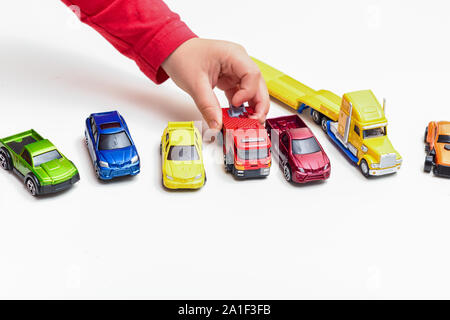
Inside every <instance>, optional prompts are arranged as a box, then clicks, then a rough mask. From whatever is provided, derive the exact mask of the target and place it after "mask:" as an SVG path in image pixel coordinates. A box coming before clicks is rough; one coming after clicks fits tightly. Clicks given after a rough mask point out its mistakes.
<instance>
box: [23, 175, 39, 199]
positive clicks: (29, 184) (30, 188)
mask: <svg viewBox="0 0 450 320" xmlns="http://www.w3.org/2000/svg"><path fill="white" fill-rule="evenodd" d="M25 186H26V187H27V190H28V192H29V193H31V195H32V196H33V197H35V196H37V185H36V183H35V182H34V180H33V179H32V178H28V179H27V180H26V181H25Z"/></svg>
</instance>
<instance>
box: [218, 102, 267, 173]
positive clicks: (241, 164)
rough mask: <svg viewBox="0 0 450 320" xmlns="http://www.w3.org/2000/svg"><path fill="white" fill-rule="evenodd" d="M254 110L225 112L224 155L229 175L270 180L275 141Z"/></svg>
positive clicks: (234, 108)
mask: <svg viewBox="0 0 450 320" xmlns="http://www.w3.org/2000/svg"><path fill="white" fill-rule="evenodd" d="M253 113H254V110H253V109H252V108H251V107H244V106H241V107H230V108H223V109H222V118H223V130H222V133H223V154H224V165H225V169H226V171H227V172H231V173H232V174H233V175H234V176H235V177H237V178H258V177H266V176H268V175H269V173H270V166H271V152H270V147H271V142H270V139H269V136H268V135H267V131H266V129H265V128H264V126H262V125H261V124H260V123H259V121H258V120H256V119H251V118H249V116H250V115H252V114H253Z"/></svg>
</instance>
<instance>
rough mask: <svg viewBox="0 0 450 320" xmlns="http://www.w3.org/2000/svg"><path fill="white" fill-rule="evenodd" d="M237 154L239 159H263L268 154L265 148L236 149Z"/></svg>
mask: <svg viewBox="0 0 450 320" xmlns="http://www.w3.org/2000/svg"><path fill="white" fill-rule="evenodd" d="M237 156H238V158H239V159H241V160H257V159H265V158H267V157H268V156H269V150H268V149H267V148H261V149H248V150H242V149H237Z"/></svg>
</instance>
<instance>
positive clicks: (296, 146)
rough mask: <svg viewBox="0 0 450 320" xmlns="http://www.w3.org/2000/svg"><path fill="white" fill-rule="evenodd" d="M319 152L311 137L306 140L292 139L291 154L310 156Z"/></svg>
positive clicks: (317, 145)
mask: <svg viewBox="0 0 450 320" xmlns="http://www.w3.org/2000/svg"><path fill="white" fill-rule="evenodd" d="M319 151H320V147H319V144H318V143H317V141H316V139H314V138H313V137H311V138H308V139H294V140H292V153H293V154H310V153H316V152H319Z"/></svg>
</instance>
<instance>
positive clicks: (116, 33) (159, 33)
mask: <svg viewBox="0 0 450 320" xmlns="http://www.w3.org/2000/svg"><path fill="white" fill-rule="evenodd" d="M62 1H63V2H64V3H65V4H66V5H68V6H70V8H71V9H72V11H74V12H75V13H77V14H78V13H79V14H80V18H81V21H83V22H85V23H87V24H88V25H90V26H91V27H93V28H94V29H95V30H97V31H98V32H99V33H100V34H101V35H102V36H103V37H105V38H106V40H108V41H109V42H110V43H111V44H112V45H113V46H114V47H115V48H116V49H117V50H119V51H120V52H121V53H122V54H124V55H126V56H127V57H129V58H131V59H133V60H134V61H136V63H137V65H138V66H139V68H140V69H141V70H142V71H143V72H144V73H145V74H146V75H147V76H148V77H149V78H150V79H151V80H153V81H154V82H156V83H158V84H159V83H162V82H164V81H165V80H167V78H168V76H167V74H166V73H165V72H164V70H163V69H162V68H161V63H163V62H164V60H165V59H166V58H167V57H168V56H169V55H170V54H171V53H172V52H173V51H174V50H175V49H176V48H178V46H180V45H181V44H182V43H183V42H185V41H187V40H189V39H192V38H194V37H196V35H195V34H194V33H193V32H192V31H191V30H190V29H189V28H188V27H187V26H186V24H185V23H184V22H182V21H181V20H180V17H179V16H178V15H177V14H176V13H174V12H172V11H170V9H169V8H168V7H167V5H166V4H165V3H164V2H163V1H162V0H62Z"/></svg>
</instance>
